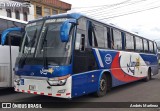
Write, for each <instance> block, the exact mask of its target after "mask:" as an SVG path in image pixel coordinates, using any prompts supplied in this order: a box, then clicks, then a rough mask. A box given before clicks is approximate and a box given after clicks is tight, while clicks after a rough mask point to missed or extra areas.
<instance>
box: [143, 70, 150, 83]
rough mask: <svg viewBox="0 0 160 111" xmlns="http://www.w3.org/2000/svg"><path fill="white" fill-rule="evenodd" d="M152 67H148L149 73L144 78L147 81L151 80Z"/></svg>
mask: <svg viewBox="0 0 160 111" xmlns="http://www.w3.org/2000/svg"><path fill="white" fill-rule="evenodd" d="M151 78H152V77H151V69H148V74H147V77H146V78H145V79H144V81H145V82H147V81H149V80H151Z"/></svg>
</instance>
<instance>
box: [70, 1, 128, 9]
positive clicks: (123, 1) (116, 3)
mask: <svg viewBox="0 0 160 111" xmlns="http://www.w3.org/2000/svg"><path fill="white" fill-rule="evenodd" d="M128 1H131V0H125V1H123V2H120V3H116V4H110V5H97V6H90V7H74V8H72V9H83V8H94V7H104V6H108V7H111V6H115V5H119V4H122V3H124V2H128Z"/></svg>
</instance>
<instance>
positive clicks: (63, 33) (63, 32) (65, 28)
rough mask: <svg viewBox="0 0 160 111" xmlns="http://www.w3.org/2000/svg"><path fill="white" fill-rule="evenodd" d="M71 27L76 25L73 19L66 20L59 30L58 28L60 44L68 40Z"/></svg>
mask: <svg viewBox="0 0 160 111" xmlns="http://www.w3.org/2000/svg"><path fill="white" fill-rule="evenodd" d="M72 25H77V21H76V20H75V19H69V20H66V21H65V22H64V23H63V24H62V26H61V28H60V38H61V41H62V42H68V40H69V32H70V29H71V27H72Z"/></svg>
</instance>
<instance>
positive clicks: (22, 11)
mask: <svg viewBox="0 0 160 111" xmlns="http://www.w3.org/2000/svg"><path fill="white" fill-rule="evenodd" d="M33 10H34V6H33V5H30V7H23V4H22V2H19V1H18V0H5V1H4V0H0V15H1V16H5V17H10V18H14V19H18V20H23V21H28V20H33V19H34V12H33Z"/></svg>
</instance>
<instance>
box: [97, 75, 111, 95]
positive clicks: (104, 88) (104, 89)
mask: <svg viewBox="0 0 160 111" xmlns="http://www.w3.org/2000/svg"><path fill="white" fill-rule="evenodd" d="M108 83H109V82H108V80H107V77H106V75H105V74H103V75H102V77H101V79H100V81H99V85H100V86H99V90H98V91H97V92H96V93H95V95H96V96H97V97H102V96H104V95H106V93H107V90H108V85H107V84H108Z"/></svg>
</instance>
